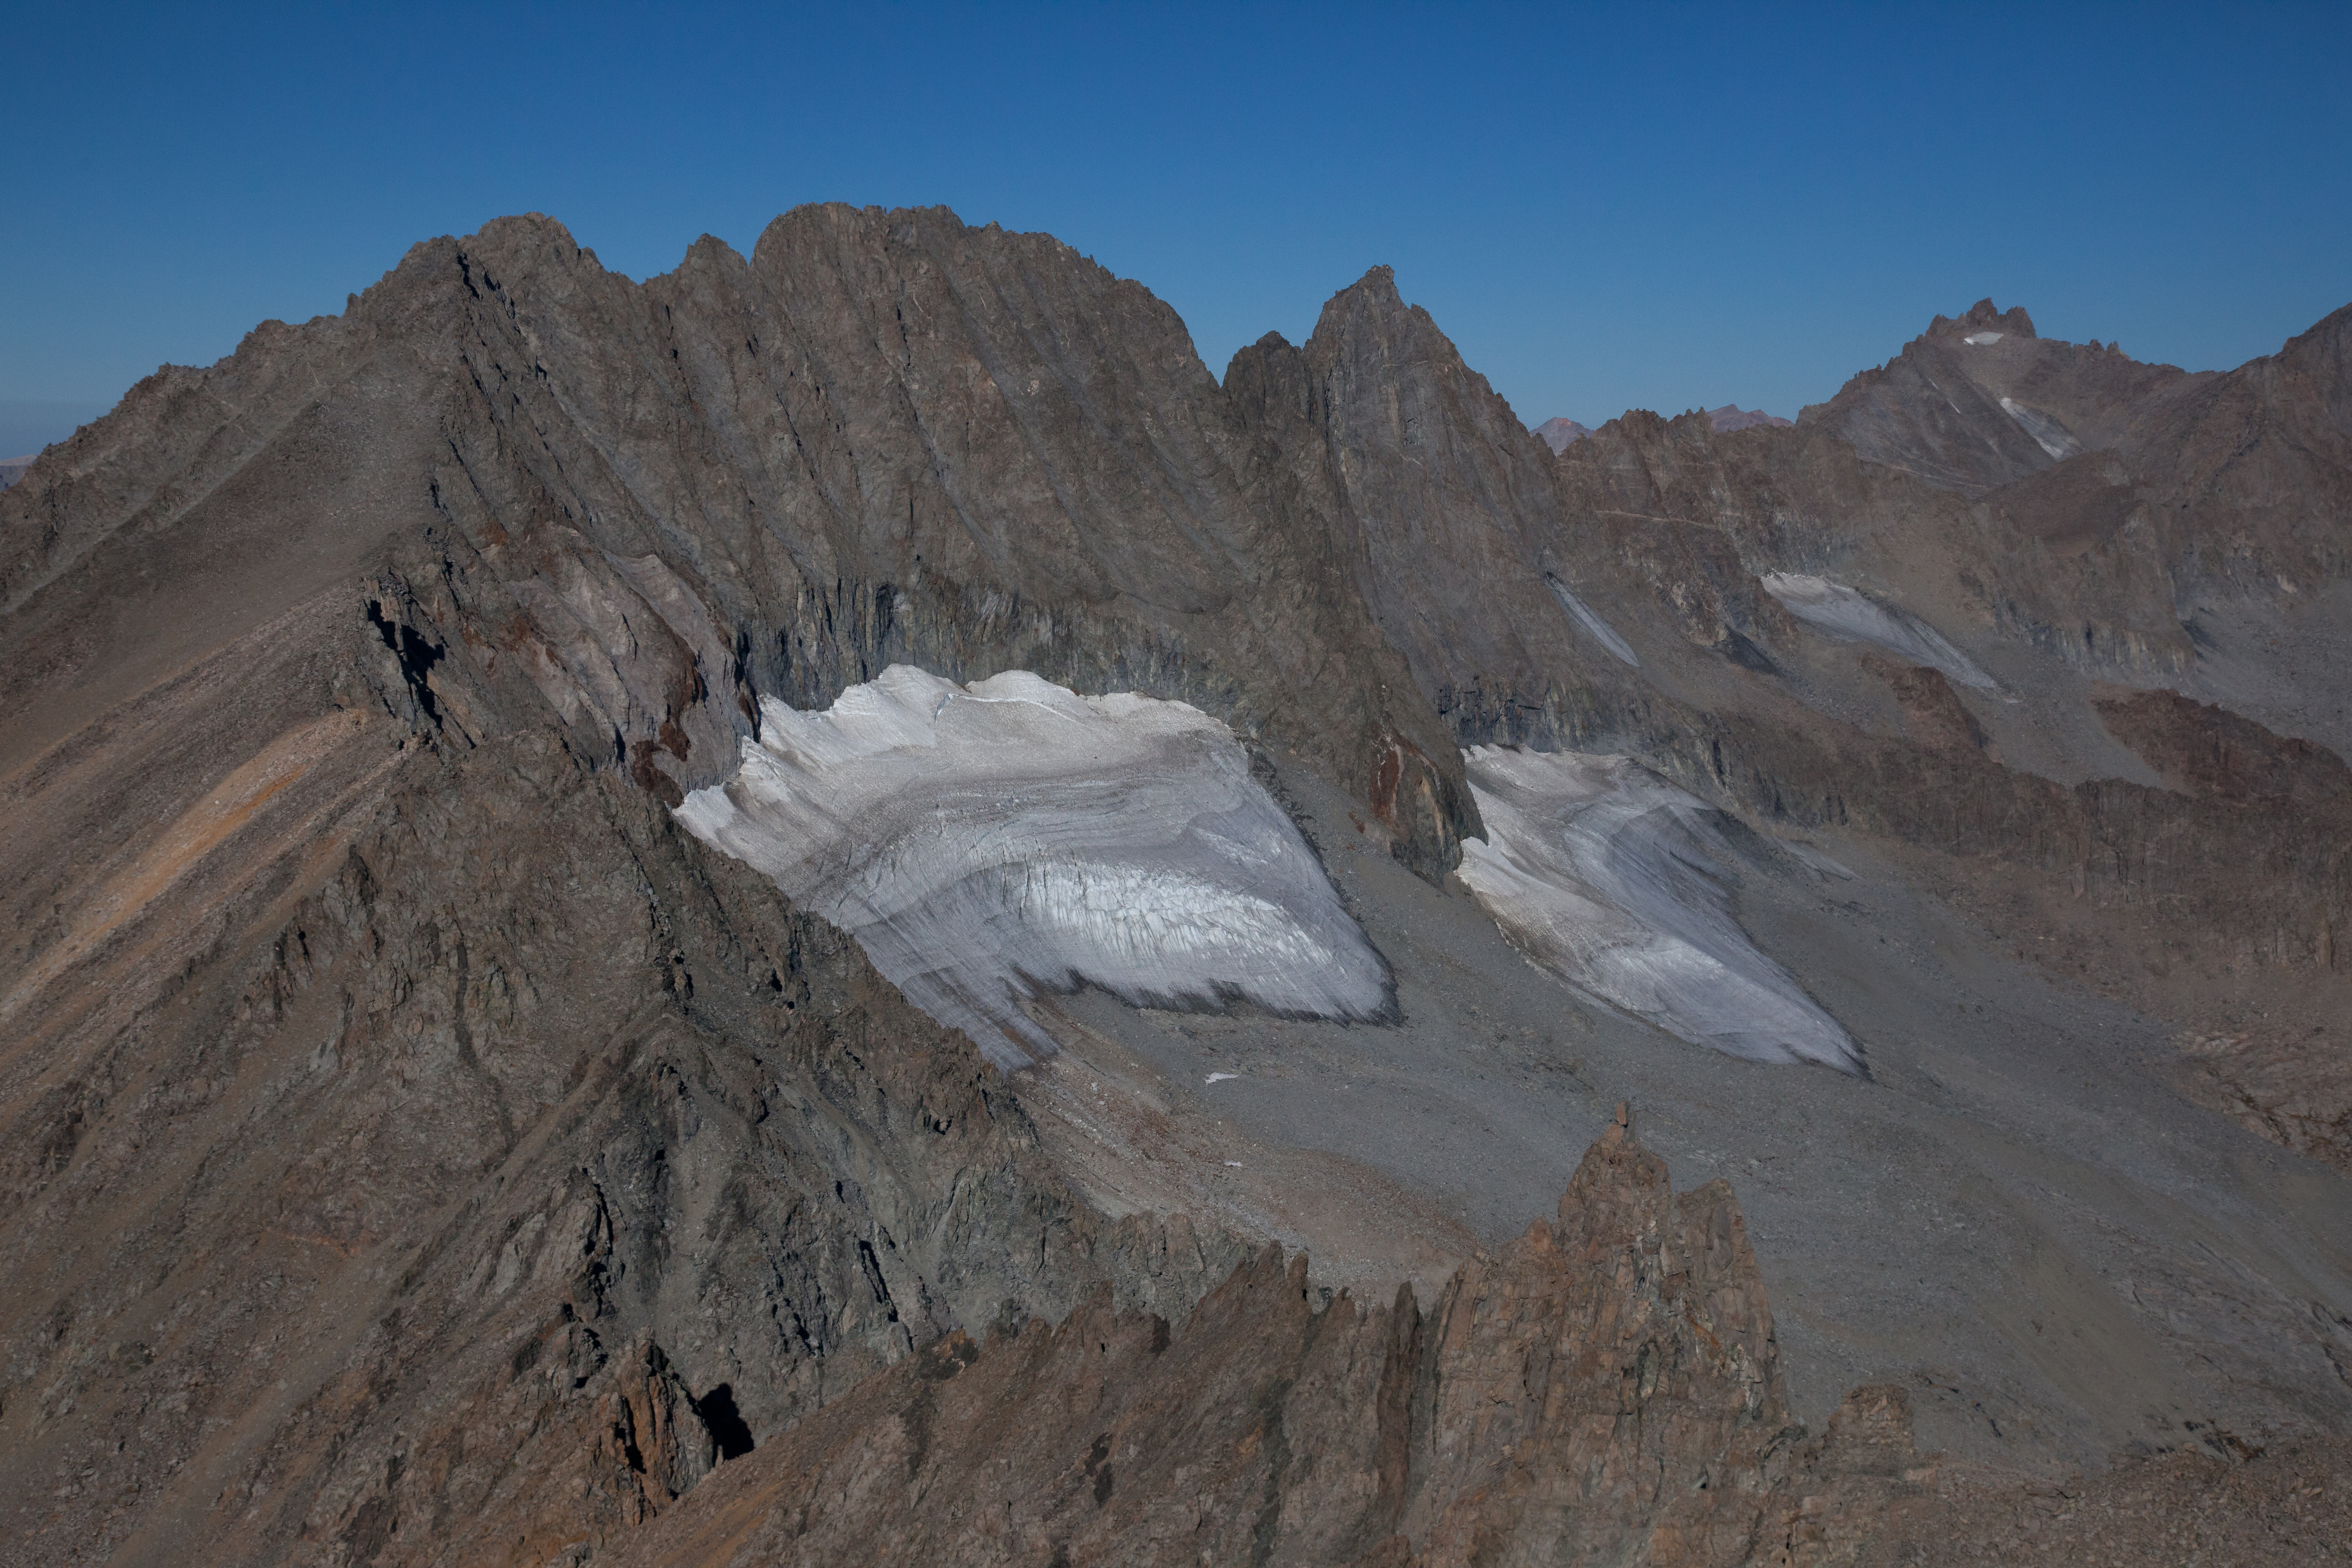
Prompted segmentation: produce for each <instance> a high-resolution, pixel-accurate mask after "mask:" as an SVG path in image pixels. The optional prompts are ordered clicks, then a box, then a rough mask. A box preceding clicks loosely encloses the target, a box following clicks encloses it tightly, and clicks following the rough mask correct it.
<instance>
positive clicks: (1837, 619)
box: [1760, 572, 2000, 691]
mask: <svg viewBox="0 0 2352 1568" xmlns="http://www.w3.org/2000/svg"><path fill="white" fill-rule="evenodd" d="M1760 581H1761V582H1762V583H1763V584H1764V591H1765V592H1766V593H1768V594H1769V595H1772V596H1773V597H1774V598H1776V599H1778V600H1780V604H1781V606H1782V607H1783V608H1785V609H1786V610H1787V611H1788V612H1789V613H1790V615H1792V616H1796V617H1797V618H1798V619H1799V620H1801V621H1802V622H1804V623H1805V624H1806V625H1807V626H1811V627H1813V628H1814V629H1816V630H1818V631H1824V632H1827V633H1829V635H1830V636H1832V637H1843V638H1846V639H1847V640H1849V641H1859V642H1871V643H1876V644H1877V645H1878V646H1879V647H1883V648H1885V649H1886V650H1887V651H1888V652H1890V653H1898V654H1901V655H1902V656H1903V657H1904V658H1907V659H1909V660H1910V661H1911V662H1912V663H1914V664H1925V665H1930V666H1933V667H1934V668H1937V669H1940V670H1942V671H1943V672H1944V674H1945V675H1946V676H1948V677H1949V678H1950V679H1954V680H1957V681H1958V682H1959V683H1960V684H1961V685H1963V686H1973V687H1976V688H1977V689H1979V690H1983V691H1995V690H1998V689H2000V682H1999V681H1997V680H1995V679H1993V678H1992V677H1991V676H1990V675H1987V674H1986V673H1985V672H1984V670H1983V669H1982V668H1979V665H1978V664H1977V662H1976V660H1974V659H1972V658H1969V656H1968V655H1967V654H1964V653H1962V652H1961V651H1960V650H1959V649H1958V648H1957V647H1953V646H1952V645H1951V644H1950V643H1949V642H1948V641H1947V640H1946V639H1945V637H1944V635H1943V634H1942V633H1941V632H1939V631H1937V629H1936V628H1935V627H1933V626H1929V625H1928V624H1927V622H1925V621H1923V620H1921V619H1920V618H1919V617H1918V616H1915V615H1913V614H1912V613H1911V612H1910V611H1908V610H1904V609H1897V608H1896V607H1895V605H1882V604H1880V603H1879V602H1878V601H1877V600H1875V599H1874V598H1872V597H1871V596H1870V595H1867V594H1864V593H1863V592H1862V591H1861V590H1860V589H1858V588H1849V587H1847V586H1846V585H1845V584H1843V583H1832V582H1831V581H1830V580H1829V579H1828V578H1826V577H1801V576H1798V575H1796V574H1792V573H1787V572H1767V573H1766V574H1764V575H1763V577H1762V578H1761V579H1760Z"/></svg>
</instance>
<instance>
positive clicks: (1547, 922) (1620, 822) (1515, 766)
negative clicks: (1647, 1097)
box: [1461, 746, 1862, 1072]
mask: <svg viewBox="0 0 2352 1568" xmlns="http://www.w3.org/2000/svg"><path fill="white" fill-rule="evenodd" d="M1465 760H1466V762H1467V763H1468V771H1469V776H1470V791H1471V794H1472V795H1473V796H1474V797H1475V800H1476V801H1477V803H1478V814H1479V816H1481V817H1482V818H1484V819H1485V822H1486V838H1485V839H1484V840H1483V841H1481V840H1479V839H1475V838H1472V839H1467V840H1465V841H1464V843H1463V846H1462V868H1461V876H1462V879H1463V881H1465V882H1466V883H1467V884H1469V887H1470V889H1471V890H1472V891H1473V892H1474V893H1475V894H1476V895H1477V896H1478V900H1479V901H1480V902H1481V903H1482V904H1484V905H1485V906H1486V910H1487V912H1489V913H1490V914H1492V915H1493V916H1494V917H1495V921H1496V924H1497V925H1498V926H1500V927H1501V928H1502V930H1503V933H1504V935H1505V936H1507V938H1509V939H1510V941H1511V942H1512V944H1513V945H1514V946H1516V947H1517V948H1518V950H1519V951H1520V952H1524V953H1526V954H1527V955H1528V958H1529V959H1531V960H1532V961H1533V962H1535V963H1537V964H1538V966H1540V967H1542V968H1544V969H1546V970H1549V972H1551V973H1553V974H1556V975H1558V976H1559V978H1560V979H1562V980H1564V981H1566V982H1567V983H1568V984H1570V985H1571V986H1573V987H1575V988H1576V989H1577V990H1579V991H1580V992H1582V993H1584V994H1587V995H1590V996H1591V997H1593V998H1595V999H1597V1000H1599V1001H1601V1002H1602V1003H1605V1004H1607V1005H1610V1006H1612V1007H1615V1008H1618V1009H1620V1010H1622V1011H1623V1012H1626V1013H1630V1014H1633V1016H1636V1017H1640V1018H1644V1019H1647V1020H1648V1021H1649V1022H1651V1023H1653V1024H1655V1025H1656V1026H1658V1027H1660V1028H1662V1029H1664V1030H1665V1031H1667V1032H1668V1033H1669V1034H1673V1035H1675V1036H1678V1037H1681V1038H1683V1039H1685V1040H1689V1041H1692V1042H1694V1043H1696V1044H1699V1045H1706V1046H1713V1047H1715V1048H1716V1049H1717V1050H1720V1051H1726V1052H1728V1053H1729V1054H1730V1055H1732V1056H1736V1057H1746V1058H1751V1059H1753V1060H1756V1061H1766V1062H1800V1061H1810V1062H1820V1063H1822V1064H1824V1065H1826V1066H1829V1067H1833V1068H1837V1069H1838V1070H1840V1071H1841V1072H1859V1071H1861V1070H1862V1058H1861V1054H1860V1053H1859V1052H1858V1051H1857V1050H1856V1049H1855V1047H1854V1044H1853V1040H1852V1039H1851V1038H1849V1037H1847V1035H1846V1032H1845V1030H1844V1029H1843V1028H1841V1027H1840V1026H1838V1023H1837V1020H1836V1019H1834V1018H1832V1017H1831V1016H1829V1015H1828V1014H1827V1013H1825V1012H1823V1011H1822V1009H1821V1007H1820V1006H1819V1005H1816V1004H1815V1003H1814V1002H1813V1000H1812V999H1811V997H1809V996H1807V995H1806V994H1804V992H1803V991H1802V990H1801V988H1800V987H1799V986H1798V984H1797V983H1796V982H1795V981H1794V980H1793V979H1791V978H1790V975H1789V972H1788V971H1787V970H1785V969H1783V968H1781V967H1780V965H1779V964H1778V963H1774V962H1773V961H1772V960H1771V959H1770V958H1769V957H1768V956H1766V955H1765V954H1764V953H1763V952H1760V951H1759V950H1758V948H1757V947H1756V944H1755V943H1754V942H1750V941H1749V940H1748V933H1747V932H1746V931H1743V930H1742V929H1741V928H1740V925H1739V921H1738V916H1736V915H1735V914H1734V913H1733V912H1732V907H1731V896H1730V889H1729V888H1728V886H1727V883H1726V881H1725V870H1726V868H1727V867H1728V866H1729V865H1730V864H1732V862H1733V861H1734V859H1735V857H1734V855H1733V853H1732V850H1731V847H1730V845H1729V844H1728V843H1727V841H1726V840H1725V838H1724V837H1723V835H1722V833H1721V832H1720V831H1719V830H1718V829H1717V826H1716V821H1717V818H1716V815H1715V813H1714V812H1713V811H1712V810H1710V809H1709V808H1708V807H1707V806H1706V805H1705V804H1704V803H1702V802H1701V801H1699V800H1697V799H1696V798H1695V797H1693V796H1692V795H1687V794H1685V793H1684V792H1683V791H1681V790H1679V789H1676V788H1675V786H1674V785H1672V784H1668V783H1666V782H1665V781H1664V779H1662V778H1659V777H1658V776H1657V775H1656V774H1654V773H1651V772H1649V771H1648V770H1647V769H1645V768H1643V767H1641V766H1640V765H1639V764H1637V763H1633V762H1631V761H1629V760H1628V759H1626V758H1623V757H1607V756H1587V755H1583V754H1580V753H1578V752H1525V751H1515V750H1509V749H1505V748H1497V747H1491V746H1481V747H1478V748H1477V749H1475V750H1474V751H1472V752H1467V753H1466V754H1465Z"/></svg>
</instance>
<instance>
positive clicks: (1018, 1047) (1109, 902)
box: [677, 665, 1393, 1068]
mask: <svg viewBox="0 0 2352 1568" xmlns="http://www.w3.org/2000/svg"><path fill="white" fill-rule="evenodd" d="M760 713H761V736H760V739H759V740H758V741H756V742H753V741H745V742H743V744H742V756H741V766H740V769H739V771H738V772H737V773H736V775H735V777H734V778H733V779H731V780H730V781H729V782H728V783H727V784H724V785H719V786H716V787H713V788H709V789H700V790H697V791H695V792H694V793H693V794H692V795H688V796H687V798H686V800H685V802H684V804H682V805H680V806H679V807H678V808H677V817H678V820H679V821H680V822H681V823H683V824H684V825H685V826H686V827H687V828H688V831H690V832H691V833H693V834H694V835H695V837H698V838H700V839H702V840H703V841H704V842H705V843H708V844H710V845H713V846H715V847H718V848H719V849H722V850H724V851H726V852H727V853H728V854H730V855H732V856H734V857H736V858H738V859H740V860H742V861H744V862H746V863H748V864H749V865H751V866H752V867H754V868H757V869H759V870H761V871H762V872H765V873H766V874H767V875H768V876H769V877H771V878H772V879H774V880H775V882H776V884H777V885H778V886H779V887H781V888H782V889H783V890H784V891H785V893H787V894H788V895H789V896H790V897H791V898H792V899H793V901H794V902H796V903H798V904H799V905H800V906H801V907H803V908H804V909H807V910H813V911H814V912H816V913H818V914H821V915H824V917H825V918H826V919H828V920H830V921H833V922H834V923H835V924H836V925H839V926H841V927H842V928H844V929H845V930H846V931H849V932H850V933H851V934H852V935H854V936H856V938H857V940H858V942H859V943H860V945H862V946H863V947H864V948H865V950H866V956H867V957H868V958H870V959H871V960H872V961H873V963H874V966H875V968H877V969H878V970H879V971H881V973H883V974H884V975H885V976H887V978H888V979H889V980H890V981H891V982H892V984H896V985H897V986H898V988H899V989H900V990H901V991H902V992H904V993H905V994H906V995H907V997H908V1000H909V1001H911V1002H913V1003H914V1004H915V1005H918V1006H919V1007H921V1008H922V1009H923V1010H924V1011H925V1012H927V1013H929V1015H930V1016H932V1017H934V1018H937V1019H938V1020H939V1021H940V1022H941V1023H943V1024H947V1025H950V1026H953V1027H956V1028H961V1029H962V1030H963V1031H964V1032H965V1033H967V1034H969V1035H970V1036H971V1037H972V1039H973V1041H974V1042H975V1043H977V1044H978V1045H979V1046H980V1047H981V1049H982V1052H983V1053H985V1054H986V1055H987V1056H988V1058H989V1059H990V1060H992V1061H993V1062H995V1063H997V1064H998V1065H999V1066H1000V1067H1005V1068H1014V1067H1020V1066H1023V1065H1024V1064H1026V1063H1028V1062H1031V1061H1034V1060H1036V1059H1038V1058H1042V1057H1045V1056H1048V1055H1051V1054H1052V1052H1053V1049H1054V1047H1053V1042H1052V1040H1051V1038H1050V1037H1048V1036H1047V1035H1046V1033H1045V1031H1044V1030H1043V1029H1042V1028H1040V1027H1039V1026H1037V1025H1036V1024H1035V1023H1034V1021H1033V1020H1032V1019H1031V1018H1030V1017H1029V1016H1028V1014H1027V1013H1026V1012H1025V1011H1024V1009H1023V1007H1022V1003H1023V1002H1024V1001H1025V1000H1027V999H1028V998H1029V997H1030V996H1032V995H1034V994H1035V992H1036V991H1037V989H1038V988H1040V987H1044V988H1047V989H1052V990H1069V989H1073V988H1075V987H1076V986H1078V985H1081V984H1092V985H1095V986H1098V987H1100V988H1101V989H1103V990H1105V991H1108V992H1111V993H1113V994H1117V995H1118V996H1120V997H1122V998H1124V999H1126V1000H1127V1001H1129V1002H1130V1003H1135V1004H1138V1005H1145V1004H1150V1005H1176V1006H1192V1005H1218V1004H1223V1003H1228V1002H1232V1001H1236V1000H1244V1001H1248V1002H1251V1003H1255V1005H1259V1006H1261V1007H1264V1008H1266V1009H1267V1010H1269V1011H1271V1012H1276V1013H1280V1014H1286V1015H1290V1016H1313V1017H1323V1018H1337V1019H1351V1020H1370V1019H1375V1018H1381V1017H1384V1016H1389V1015H1390V1013H1391V1011H1392V1009H1393V999H1392V998H1393V989H1392V983H1391V979H1390V977H1389V973H1388V968H1387V965H1386V964H1385V963H1383V962H1382V961H1381V957H1380V954H1379V953H1378V952H1375V951H1374V950H1373V948H1372V946H1371V943H1370V942H1369V941H1367V940H1366V939H1365V937H1364V934H1363V931H1361V930H1360V928H1359V927H1358V926H1357V924H1356V922H1355V921H1354V920H1353V919H1352V918H1351V917H1350V916H1349V914H1348V912H1347V910H1345V909H1344V908H1343V907H1342V906H1341V904H1340V902H1339V895H1338V894H1337V893H1336V892H1335V891H1333V889H1332V887H1331V884H1330V881H1329V879H1328V878H1326V877H1325V876H1324V874H1323V868H1322V867H1321V866H1320V865H1319V864H1318V862H1317V860H1316V858H1315V856H1314V853H1313V851H1312V850H1310V849H1309V848H1308V847H1307V843H1306V841H1305V840H1304V839H1303V838H1301V837H1299V833H1298V830H1297V827H1296V826H1293V825H1292V823H1291V821H1290V819H1289V817H1288V816H1286V815H1284V813H1283V810H1282V808H1281V806H1279V805H1276V802H1275V801H1274V799H1273V797H1272V796H1270V795H1267V794H1266V792H1265V789H1264V788H1263V787H1261V786H1260V785H1259V784H1257V782H1256V781H1255V780H1254V779H1252V778H1251V777H1250V772H1249V760H1248V758H1247V757H1246V756H1245V755H1244V752H1243V751H1242V749H1241V747H1240V745H1239V744H1237V743H1236V742H1234V737H1233V733H1232V731H1229V730H1227V729H1226V728H1225V726H1224V725H1223V724H1222V723H1220V722H1218V721H1216V720H1215V719H1213V718H1211V717H1209V716H1208V715H1207V714H1205V713H1202V711H1200V710H1198V709H1196V708H1193V707H1191V706H1190V705H1188V704H1185V703H1182V702H1166V701H1160V700H1155V699H1152V698H1148V697H1139V696H1135V695H1132V694H1129V693H1114V694H1112V695H1110V696H1107V697H1080V696H1078V695H1076V693H1074V692H1072V691H1070V690H1068V689H1066V688H1064V687H1059V686H1055V685H1054V684H1053V683H1052V682H1050V681H1047V680H1045V679H1041V678H1039V677H1037V676H1035V675H1032V674H1030V673H1028V672H1027V671H1025V670H1013V671H1008V672H1007V673H1005V674H1002V675H997V676H992V677H991V678H990V679H986V680H980V681H974V682H973V683H972V684H971V686H970V687H963V686H959V685H957V684H956V683H955V682H953V681H950V680H946V679H940V677H938V676H935V675H929V674H926V673H925V672H924V671H922V670H919V669H916V668H912V667H910V666H907V665H893V666H891V667H890V668H888V669H887V670H885V671H884V672H883V673H882V675H881V676H880V677H879V678H878V679H875V680H873V681H871V682H869V683H867V684H866V685H863V686H854V687H851V688H850V689H848V690H846V691H845V692H843V693H842V694H841V697H840V699H839V700H836V701H835V703H834V705H833V706H832V707H831V708H830V709H827V710H824V711H823V712H804V711H802V710H797V709H793V708H788V707H786V706H784V705H783V704H782V703H781V702H777V701H774V700H769V699H763V700H761V704H760Z"/></svg>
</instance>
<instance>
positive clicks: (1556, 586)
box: [1544, 572, 1642, 669]
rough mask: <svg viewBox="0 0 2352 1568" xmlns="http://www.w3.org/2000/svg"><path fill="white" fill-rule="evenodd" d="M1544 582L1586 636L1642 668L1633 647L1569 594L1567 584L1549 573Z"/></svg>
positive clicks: (1545, 575) (1635, 666)
mask: <svg viewBox="0 0 2352 1568" xmlns="http://www.w3.org/2000/svg"><path fill="white" fill-rule="evenodd" d="M1544 581H1545V582H1546V583H1549V584H1551V592H1552V597H1554V598H1556V599H1558V600H1559V607H1560V608H1561V609H1563V610H1566V611H1567V612H1568V613H1569V616H1570V618H1571V619H1573V620H1574V621H1575V622H1576V624H1577V625H1578V626H1582V627H1583V628H1584V630H1585V634H1586V635H1587V636H1589V637H1591V638H1592V640H1593V641H1594V642H1597V643H1599V644H1600V645H1601V647H1605V648H1607V649H1608V650H1609V651H1610V652H1611V653H1612V654H1614V655H1616V656H1617V658H1620V659H1622V660H1623V661H1624V662H1625V663H1627V664H1630V665H1632V666H1633V668H1635V669H1639V668H1642V661H1641V660H1640V659H1639V658H1635V657H1634V654H1633V645H1632V644H1631V643H1628V642H1627V641H1626V640H1625V639H1624V638H1623V637H1619V636H1618V635H1617V629H1616V628H1615V627H1614V626H1611V625H1610V624H1609V623H1608V622H1607V621H1604V620H1602V619H1601V617H1600V616H1597V615H1595V614H1594V613H1593V612H1592V610H1591V608H1590V607H1589V606H1587V605H1586V604H1585V602H1584V601H1583V600H1581V599H1580V598H1578V597H1577V596H1576V595H1573V594H1571V593H1570V592H1569V591H1568V584H1565V583H1563V582H1561V581H1560V580H1559V578H1557V577H1555V576H1553V575H1552V574H1550V573H1549V572H1547V573H1545V574H1544Z"/></svg>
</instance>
